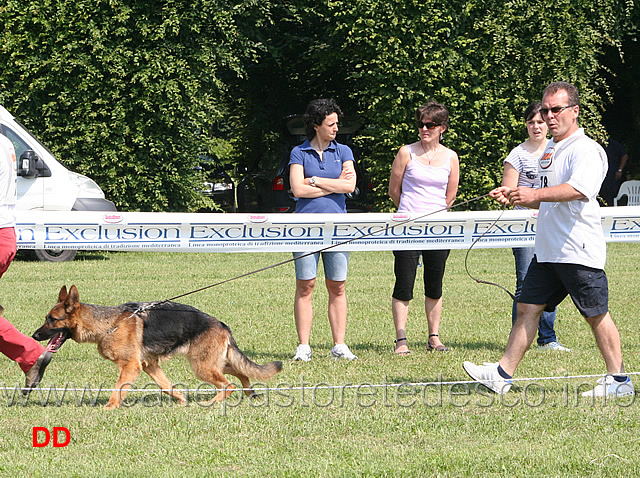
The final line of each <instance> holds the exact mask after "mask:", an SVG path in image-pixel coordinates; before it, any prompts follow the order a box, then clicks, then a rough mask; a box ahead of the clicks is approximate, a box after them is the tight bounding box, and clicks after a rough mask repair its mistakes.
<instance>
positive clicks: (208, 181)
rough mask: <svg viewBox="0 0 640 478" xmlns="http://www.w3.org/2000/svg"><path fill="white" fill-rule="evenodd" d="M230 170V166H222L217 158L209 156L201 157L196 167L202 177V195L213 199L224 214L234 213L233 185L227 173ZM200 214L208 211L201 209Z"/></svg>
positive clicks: (234, 192) (234, 195)
mask: <svg viewBox="0 0 640 478" xmlns="http://www.w3.org/2000/svg"><path fill="white" fill-rule="evenodd" d="M232 169H233V165H232V164H222V163H221V162H220V161H219V160H218V159H217V158H212V157H210V156H203V157H202V158H201V160H200V166H199V167H198V170H199V171H201V172H202V173H203V175H204V183H203V188H202V191H201V192H202V194H204V195H205V196H208V197H210V198H211V199H213V202H214V203H216V204H217V205H218V206H220V208H222V210H223V211H225V212H236V190H235V189H236V188H235V183H234V182H233V179H231V176H229V173H228V172H227V171H230V170H232ZM200 212H209V210H204V209H203V210H201V211H200ZM214 212H215V211H214Z"/></svg>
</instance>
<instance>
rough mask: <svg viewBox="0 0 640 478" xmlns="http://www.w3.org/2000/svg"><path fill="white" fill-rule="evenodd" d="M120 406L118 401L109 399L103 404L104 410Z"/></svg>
mask: <svg viewBox="0 0 640 478" xmlns="http://www.w3.org/2000/svg"><path fill="white" fill-rule="evenodd" d="M118 407H120V402H116V401H112V400H109V401H108V402H107V404H106V405H105V406H104V409H105V410H115V409H116V408H118Z"/></svg>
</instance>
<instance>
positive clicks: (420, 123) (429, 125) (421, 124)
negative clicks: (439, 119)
mask: <svg viewBox="0 0 640 478" xmlns="http://www.w3.org/2000/svg"><path fill="white" fill-rule="evenodd" d="M417 125H418V129H422V128H424V127H425V126H426V127H427V129H433V128H435V127H437V126H442V123H433V122H431V121H427V122H426V123H424V122H423V121H418V123H417Z"/></svg>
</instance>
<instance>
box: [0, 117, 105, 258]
mask: <svg viewBox="0 0 640 478" xmlns="http://www.w3.org/2000/svg"><path fill="white" fill-rule="evenodd" d="M0 133H2V134H3V135H5V136H6V137H7V138H9V139H10V140H11V142H12V143H13V146H14V148H15V150H16V158H18V202H17V204H16V209H17V210H30V211H116V207H115V205H114V204H113V203H112V202H111V201H108V200H106V199H105V197H104V193H103V192H102V189H100V187H99V186H98V185H97V184H96V183H95V182H94V181H93V180H91V179H89V178H88V177H86V176H83V175H81V174H77V173H74V172H71V171H69V170H68V169H67V168H65V167H64V166H63V165H62V164H61V163H60V162H59V161H58V160H56V158H54V156H53V154H52V153H51V151H49V150H48V149H47V148H46V147H45V146H44V145H43V144H42V143H40V142H39V141H38V140H37V139H36V138H35V137H34V136H33V135H31V133H29V131H27V129H26V128H25V127H24V126H22V125H21V124H20V123H19V122H18V121H17V120H16V119H15V118H14V117H13V116H12V115H11V113H9V112H8V111H7V110H6V109H5V108H4V107H3V106H0ZM34 252H35V255H36V257H37V258H38V259H40V260H42V261H54V262H59V261H70V260H72V259H73V258H74V257H75V255H76V253H77V252H78V251H76V250H49V249H48V250H36V251H34Z"/></svg>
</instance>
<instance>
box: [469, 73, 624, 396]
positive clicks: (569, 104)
mask: <svg viewBox="0 0 640 478" xmlns="http://www.w3.org/2000/svg"><path fill="white" fill-rule="evenodd" d="M579 111H580V99H579V95H578V90H577V89H576V88H575V86H573V85H572V84H570V83H566V82H555V83H551V84H550V85H549V86H547V87H546V88H545V90H544V92H543V97H542V108H541V109H540V113H541V114H542V118H543V119H544V120H545V122H546V123H547V125H548V127H549V132H550V133H551V136H552V137H553V139H552V140H551V141H549V144H548V145H547V147H546V149H545V152H544V154H543V155H542V156H541V157H540V159H539V164H538V172H539V177H540V188H538V189H533V188H527V187H517V188H514V189H510V188H507V187H499V188H496V189H494V190H493V191H491V193H490V195H491V197H493V198H494V199H496V200H497V201H498V202H500V203H501V204H511V205H514V206H516V205H517V206H525V207H529V208H539V210H540V211H539V213H538V225H537V231H536V244H535V254H536V255H535V257H534V259H533V261H532V263H531V266H530V267H529V270H528V272H527V276H526V279H525V282H524V285H523V290H522V293H521V295H520V299H519V302H518V318H517V320H516V323H515V325H514V326H513V329H512V330H511V335H510V336H509V341H508V343H507V348H506V350H505V353H504V355H503V356H502V358H501V359H500V361H499V362H498V363H497V364H485V365H480V366H478V365H474V364H473V363H471V362H464V364H463V367H464V369H465V371H466V372H467V373H468V374H469V375H470V376H471V378H473V379H474V380H476V381H478V382H480V383H482V384H483V385H485V386H486V387H487V388H489V389H491V390H493V391H495V392H496V393H499V394H504V393H506V392H508V391H509V390H510V389H511V383H512V382H511V378H512V375H513V373H514V372H515V370H516V367H517V366H518V364H519V363H520V361H521V360H522V357H524V354H525V352H526V351H527V349H528V348H529V346H530V345H531V343H532V341H533V339H534V338H535V334H536V330H537V328H538V321H539V320H540V315H541V314H542V312H543V311H544V310H553V308H554V307H555V306H557V305H558V304H559V303H560V302H562V300H564V298H565V297H566V296H567V295H569V296H571V299H572V300H573V302H574V304H575V305H576V307H577V308H578V311H579V312H580V313H581V314H582V315H583V317H584V318H585V319H586V321H587V323H588V324H589V325H590V326H591V329H592V331H593V334H594V336H595V339H596V344H597V345H598V348H599V349H600V352H601V354H602V357H603V358H604V361H605V364H606V367H607V375H606V376H605V377H603V378H601V379H600V380H598V385H597V386H596V387H595V388H594V389H593V390H590V391H588V392H585V393H583V394H582V395H583V396H587V397H596V396H597V397H600V396H606V395H615V396H622V395H632V394H634V393H635V392H634V387H633V384H632V383H631V380H630V379H629V377H628V376H626V375H625V374H624V364H623V361H622V350H621V347H620V334H619V333H618V328H617V327H616V325H615V323H614V322H613V319H612V318H611V315H610V314H609V303H608V302H609V289H608V283H607V276H606V274H605V272H604V265H605V260H606V242H605V239H604V233H603V231H602V225H601V219H600V208H599V205H598V201H597V195H598V191H599V190H600V185H601V184H602V181H603V179H604V177H605V175H606V173H607V155H606V153H605V152H604V150H603V149H602V147H600V145H598V144H597V143H596V142H595V141H593V140H592V139H590V138H589V137H587V136H586V135H585V134H584V130H583V129H582V128H579V127H578V114H579Z"/></svg>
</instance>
